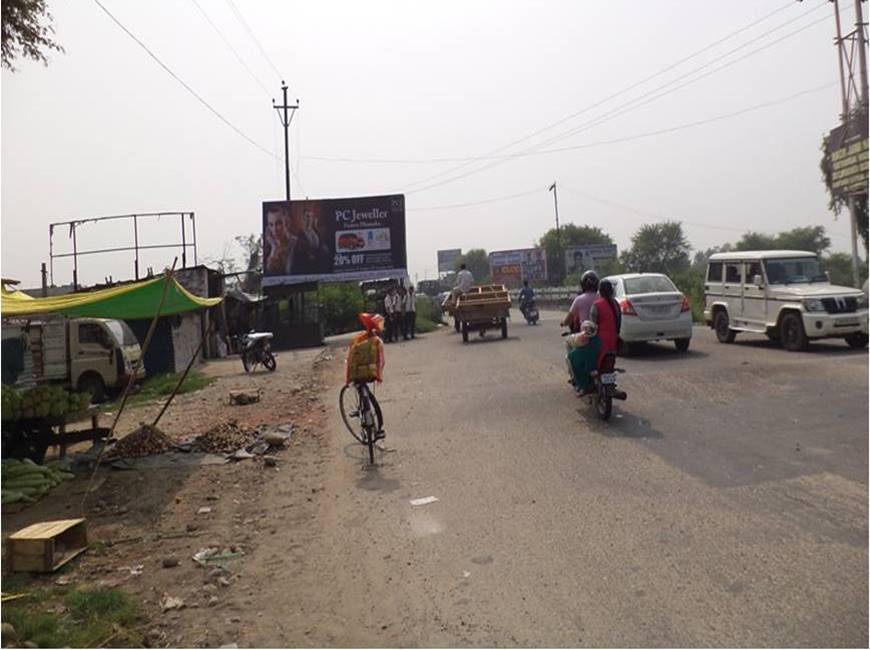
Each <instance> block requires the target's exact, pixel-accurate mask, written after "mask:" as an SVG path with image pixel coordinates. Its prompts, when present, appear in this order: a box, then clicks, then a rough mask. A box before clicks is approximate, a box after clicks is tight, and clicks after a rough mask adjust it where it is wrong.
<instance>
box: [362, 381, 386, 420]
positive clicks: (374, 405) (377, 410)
mask: <svg viewBox="0 0 870 650" xmlns="http://www.w3.org/2000/svg"><path fill="white" fill-rule="evenodd" d="M366 395H367V397H368V398H369V402H370V403H371V405H372V408H373V409H374V411H375V422H376V424H377V429H376V431H383V430H384V414H383V412H382V411H381V405H380V404H378V400H377V398H376V397H375V394H374V393H373V392H372V389H371V388H369V387H368V386H366Z"/></svg>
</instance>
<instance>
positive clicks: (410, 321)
mask: <svg viewBox="0 0 870 650" xmlns="http://www.w3.org/2000/svg"><path fill="white" fill-rule="evenodd" d="M416 324H417V294H416V293H414V285H413V284H412V285H411V286H409V287H408V293H406V294H405V330H404V334H405V340H406V341H407V340H408V339H409V338H412V339H413V338H416V337H415V336H414V327H416Z"/></svg>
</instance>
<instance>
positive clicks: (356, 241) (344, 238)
mask: <svg viewBox="0 0 870 650" xmlns="http://www.w3.org/2000/svg"><path fill="white" fill-rule="evenodd" d="M365 245H366V240H365V239H363V238H362V237H359V236H358V235H355V234H354V233H348V234H346V235H340V236H339V238H338V247H339V248H340V249H341V250H348V251H353V250H356V249H357V248H365Z"/></svg>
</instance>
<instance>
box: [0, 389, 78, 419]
mask: <svg viewBox="0 0 870 650" xmlns="http://www.w3.org/2000/svg"><path fill="white" fill-rule="evenodd" d="M0 399H2V404H0V407H2V408H0V415H2V418H3V420H4V421H15V420H21V419H30V418H47V417H55V418H59V417H61V416H63V415H66V414H67V413H78V412H79V411H84V410H85V409H87V408H88V406H89V405H90V403H91V396H90V394H89V393H71V392H69V391H67V390H66V389H65V388H63V387H62V386H48V385H45V386H36V387H34V388H30V389H27V390H23V391H22V390H18V389H16V388H13V387H12V386H6V385H4V386H3V389H2V395H0Z"/></svg>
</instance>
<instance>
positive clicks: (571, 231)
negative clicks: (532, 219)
mask: <svg viewBox="0 0 870 650" xmlns="http://www.w3.org/2000/svg"><path fill="white" fill-rule="evenodd" d="M612 243H613V240H612V239H611V238H610V235H608V234H607V233H606V232H604V231H603V230H601V228H598V227H597V226H578V225H577V224H574V223H566V224H565V225H564V226H561V227H560V228H559V232H558V234H557V233H556V229H555V228H550V229H549V230H548V231H547V232H545V233H544V235H543V236H542V237H541V238H540V239H539V240H538V241H537V243H536V244H535V245H536V246H539V247H541V248H544V249H546V251H547V273H548V274H549V276H550V277H549V280H550V282H551V283H557V282H559V281H560V280H562V276H563V275H564V273H565V257H564V252H563V251H564V250H565V247H566V246H590V245H593V244H612ZM578 281H579V279H578ZM565 284H568V282H567V278H565ZM570 284H572V285H573V284H577V282H571V283H570Z"/></svg>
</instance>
